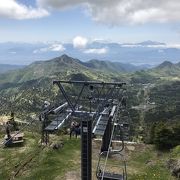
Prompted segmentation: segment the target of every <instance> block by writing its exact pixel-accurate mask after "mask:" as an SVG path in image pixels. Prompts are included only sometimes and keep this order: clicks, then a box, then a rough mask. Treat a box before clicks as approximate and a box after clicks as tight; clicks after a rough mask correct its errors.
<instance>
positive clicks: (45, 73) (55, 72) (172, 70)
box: [0, 54, 180, 84]
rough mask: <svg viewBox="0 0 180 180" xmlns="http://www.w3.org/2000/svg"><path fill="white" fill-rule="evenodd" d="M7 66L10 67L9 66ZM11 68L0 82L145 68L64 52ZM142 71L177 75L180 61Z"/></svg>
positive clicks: (94, 75)
mask: <svg viewBox="0 0 180 180" xmlns="http://www.w3.org/2000/svg"><path fill="white" fill-rule="evenodd" d="M7 67H9V69H10V67H11V66H7ZM12 68H14V69H15V68H17V70H14V71H12V70H11V71H9V72H8V73H4V74H1V75H0V84H3V83H7V82H8V83H12V82H13V83H18V82H26V81H29V80H33V79H39V78H45V77H48V78H49V77H51V78H53V77H54V78H55V77H56V76H57V77H59V75H61V76H62V77H65V78H67V77H68V76H69V75H71V74H76V73H82V74H84V75H86V76H87V77H89V78H90V79H91V78H92V79H94V78H95V77H99V76H110V74H113V75H114V76H117V75H120V74H121V75H122V74H124V73H133V72H135V71H140V70H146V68H145V67H144V66H135V65H131V64H124V63H120V62H110V61H102V60H101V61H100V60H90V61H87V62H83V61H80V60H79V59H76V58H72V57H69V56H67V55H66V54H64V55H62V56H60V57H56V58H54V59H51V60H48V61H36V62H34V63H32V64H30V65H28V66H25V67H23V66H12ZM143 72H146V73H149V74H151V75H152V74H154V76H160V75H164V76H173V75H177V76H178V75H180V63H177V64H173V63H171V62H169V61H164V62H163V63H162V64H160V65H158V66H157V67H155V68H152V69H149V70H147V71H143ZM62 77H61V79H62ZM95 79H96V78H95Z"/></svg>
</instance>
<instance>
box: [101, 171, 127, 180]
mask: <svg viewBox="0 0 180 180" xmlns="http://www.w3.org/2000/svg"><path fill="white" fill-rule="evenodd" d="M98 179H102V173H101V174H100V175H99V176H98ZM103 180H124V177H123V175H122V174H116V173H109V172H104V176H103Z"/></svg>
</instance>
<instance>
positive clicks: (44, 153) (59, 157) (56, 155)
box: [0, 132, 80, 180]
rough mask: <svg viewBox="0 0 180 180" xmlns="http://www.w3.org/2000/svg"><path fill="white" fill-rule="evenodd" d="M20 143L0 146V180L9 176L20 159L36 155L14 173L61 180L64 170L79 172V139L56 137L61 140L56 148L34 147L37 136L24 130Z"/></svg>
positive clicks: (21, 179) (35, 177)
mask: <svg viewBox="0 0 180 180" xmlns="http://www.w3.org/2000/svg"><path fill="white" fill-rule="evenodd" d="M25 137H26V141H25V143H24V145H23V146H19V147H11V148H4V149H2V148H1V149H0V158H1V159H0V180H6V179H9V178H12V177H13V175H14V173H15V172H16V171H17V169H18V168H19V167H17V165H18V164H19V163H20V162H26V160H27V159H28V157H29V156H31V155H33V156H34V154H37V155H36V156H35V157H34V158H33V159H32V161H30V163H28V164H27V165H26V166H25V167H24V168H23V169H22V170H21V171H20V172H19V174H18V175H17V176H16V179H20V180H26V179H27V180H31V179H32V180H36V179H37V180H40V179H41V180H43V179H44V180H45V179H47V177H48V179H55V178H56V177H59V178H58V179H63V177H65V174H66V173H67V172H68V171H73V170H75V171H80V140H79V139H75V138H72V139H71V140H69V137H67V136H64V137H62V136H61V137H60V136H56V137H55V138H56V142H59V141H63V143H64V146H63V147H62V148H61V149H59V150H54V149H53V148H52V147H46V148H44V149H43V150H42V148H41V147H39V146H38V141H39V138H40V136H39V135H38V136H34V135H33V134H32V133H27V132H26V133H25Z"/></svg>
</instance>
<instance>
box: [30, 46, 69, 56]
mask: <svg viewBox="0 0 180 180" xmlns="http://www.w3.org/2000/svg"><path fill="white" fill-rule="evenodd" d="M65 50H66V49H65V47H64V46H63V45H62V44H52V45H51V46H49V47H45V48H40V49H36V50H34V51H33V53H34V54H36V53H43V52H48V51H54V52H58V51H59V52H62V51H65Z"/></svg>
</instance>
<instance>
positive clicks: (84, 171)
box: [81, 118, 92, 180]
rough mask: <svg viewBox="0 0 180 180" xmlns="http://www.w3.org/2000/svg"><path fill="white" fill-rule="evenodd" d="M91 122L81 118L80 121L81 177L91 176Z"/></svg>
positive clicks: (83, 178) (83, 179)
mask: <svg viewBox="0 0 180 180" xmlns="http://www.w3.org/2000/svg"><path fill="white" fill-rule="evenodd" d="M91 135H92V122H91V119H89V118H87V120H85V119H83V120H82V122H81V179H82V180H91V178H92V137H91Z"/></svg>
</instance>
